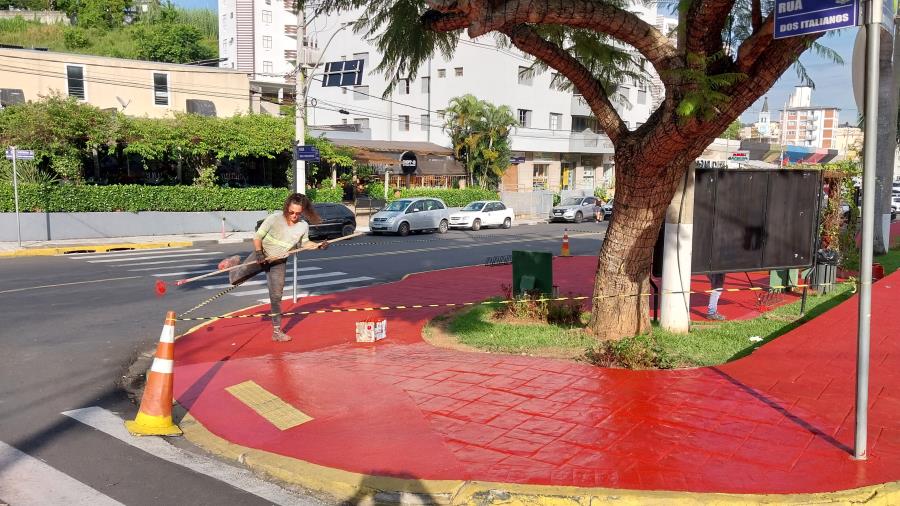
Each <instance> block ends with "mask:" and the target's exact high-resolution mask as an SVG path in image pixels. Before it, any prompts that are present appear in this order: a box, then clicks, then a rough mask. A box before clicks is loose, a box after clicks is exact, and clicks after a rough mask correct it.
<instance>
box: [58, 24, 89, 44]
mask: <svg viewBox="0 0 900 506" xmlns="http://www.w3.org/2000/svg"><path fill="white" fill-rule="evenodd" d="M63 41H64V44H65V45H66V49H82V48H85V47H88V46H90V45H91V39H90V37H89V36H88V32H87V30H85V29H83V28H75V27H72V28H66V31H65V32H63Z"/></svg>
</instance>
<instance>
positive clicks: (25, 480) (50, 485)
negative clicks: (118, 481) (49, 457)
mask: <svg viewBox="0 0 900 506" xmlns="http://www.w3.org/2000/svg"><path fill="white" fill-rule="evenodd" d="M0 470H2V472H0V491H2V492H0V493H2V494H3V496H2V499H0V500H2V501H6V502H8V503H9V504H14V505H16V506H19V505H20V504H21V505H26V506H27V505H32V504H34V505H43V504H66V505H77V504H83V505H85V506H92V505H99V506H105V505H109V506H114V505H121V504H122V503H120V502H118V501H115V500H113V499H112V498H110V497H109V496H107V495H104V494H102V493H100V492H98V491H97V490H95V489H93V488H91V487H89V486H87V485H85V484H84V483H81V482H80V481H78V480H76V479H75V478H72V477H71V476H69V475H67V474H65V473H63V472H61V471H59V470H57V469H55V468H54V467H52V466H50V465H48V464H46V463H44V462H41V461H40V460H38V459H36V458H34V457H32V456H30V455H28V454H26V453H23V452H21V451H19V450H18V449H16V448H14V447H12V446H10V445H8V444H6V443H4V442H3V441H0Z"/></svg>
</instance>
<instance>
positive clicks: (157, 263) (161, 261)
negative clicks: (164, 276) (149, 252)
mask: <svg viewBox="0 0 900 506" xmlns="http://www.w3.org/2000/svg"><path fill="white" fill-rule="evenodd" d="M132 260H134V259H132ZM185 260H188V261H192V260H203V259H202V258H186V259H179V260H159V261H156V262H137V263H133V264H122V265H117V266H116V267H136V266H138V265H162V264H177V263H178V262H184V261H185ZM94 261H95V262H99V260H94ZM172 267H174V268H176V269H180V268H181V266H180V265H173V266H171V267H169V268H170V269H171V268H172ZM165 268H166V267H160V269H165Z"/></svg>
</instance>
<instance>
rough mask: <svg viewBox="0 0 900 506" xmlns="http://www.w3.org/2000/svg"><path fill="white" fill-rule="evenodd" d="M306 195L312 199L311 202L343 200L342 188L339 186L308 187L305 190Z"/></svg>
mask: <svg viewBox="0 0 900 506" xmlns="http://www.w3.org/2000/svg"><path fill="white" fill-rule="evenodd" d="M307 196H308V197H309V198H311V199H313V202H338V203H340V202H341V201H342V200H344V189H343V188H341V187H340V186H339V187H337V188H310V189H309V190H307Z"/></svg>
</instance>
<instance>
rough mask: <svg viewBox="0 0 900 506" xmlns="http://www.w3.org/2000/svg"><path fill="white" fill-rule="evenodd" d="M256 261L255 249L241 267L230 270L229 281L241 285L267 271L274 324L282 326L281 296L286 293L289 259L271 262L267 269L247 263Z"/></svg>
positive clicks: (274, 325)
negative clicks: (285, 282) (285, 278)
mask: <svg viewBox="0 0 900 506" xmlns="http://www.w3.org/2000/svg"><path fill="white" fill-rule="evenodd" d="M255 261H256V252H255V251H254V252H253V253H250V255H249V256H248V257H247V258H246V259H245V260H244V263H243V264H242V265H241V267H239V268H237V269H234V270H233V271H229V273H228V281H229V282H230V283H231V284H232V285H239V284H241V283H243V282H244V281H247V280H248V279H250V278H252V277H254V276H256V275H257V274H259V273H260V272H262V271H266V280H267V281H268V283H269V303H270V304H271V305H272V311H271V313H272V314H273V315H274V316H272V326H273V327H275V328H281V297H282V295H283V294H284V275H285V272H287V259H283V260H278V261H276V262H274V263H271V264H269V265H268V266H267V267H266V268H265V269H264V268H262V267H260V265H259V264H256V263H254V264H250V265H247V264H249V263H250V262H255Z"/></svg>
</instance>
